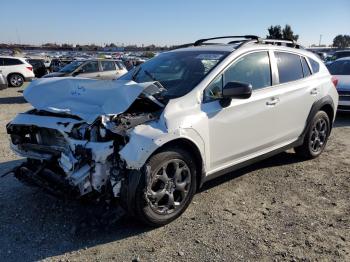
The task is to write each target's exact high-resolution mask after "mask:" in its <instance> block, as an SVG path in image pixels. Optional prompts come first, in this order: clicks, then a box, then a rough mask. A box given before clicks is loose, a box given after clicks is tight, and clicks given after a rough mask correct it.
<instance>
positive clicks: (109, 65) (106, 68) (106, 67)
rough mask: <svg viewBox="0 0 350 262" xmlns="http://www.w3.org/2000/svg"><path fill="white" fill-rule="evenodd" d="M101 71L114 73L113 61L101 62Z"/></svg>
mask: <svg viewBox="0 0 350 262" xmlns="http://www.w3.org/2000/svg"><path fill="white" fill-rule="evenodd" d="M101 66H102V71H115V70H116V69H115V64H114V61H101Z"/></svg>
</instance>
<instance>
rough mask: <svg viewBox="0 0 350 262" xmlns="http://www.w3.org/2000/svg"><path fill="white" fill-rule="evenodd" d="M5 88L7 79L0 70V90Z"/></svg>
mask: <svg viewBox="0 0 350 262" xmlns="http://www.w3.org/2000/svg"><path fill="white" fill-rule="evenodd" d="M6 88H7V80H6V77H5V76H4V75H3V74H2V72H1V71H0V90H3V89H6Z"/></svg>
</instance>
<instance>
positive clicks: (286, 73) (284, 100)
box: [273, 51, 320, 141]
mask: <svg viewBox="0 0 350 262" xmlns="http://www.w3.org/2000/svg"><path fill="white" fill-rule="evenodd" d="M273 59H274V60H275V62H276V63H275V64H276V66H277V72H278V74H277V77H278V83H279V84H278V85H276V86H275V88H274V89H275V92H276V95H277V96H278V99H279V101H278V121H279V122H278V126H279V136H280V137H281V139H282V140H285V141H288V140H293V139H296V138H298V137H299V136H300V134H301V133H302V131H303V129H304V127H305V123H306V119H307V117H308V115H309V113H310V110H311V107H312V105H313V103H314V102H315V101H317V100H318V99H319V96H320V89H319V86H318V85H319V83H318V82H317V78H315V77H312V74H311V70H310V66H309V64H308V62H307V60H306V59H305V57H303V56H300V55H299V54H296V53H289V52H282V51H275V52H274V57H273Z"/></svg>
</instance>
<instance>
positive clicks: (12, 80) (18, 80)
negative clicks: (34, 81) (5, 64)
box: [8, 73, 24, 87]
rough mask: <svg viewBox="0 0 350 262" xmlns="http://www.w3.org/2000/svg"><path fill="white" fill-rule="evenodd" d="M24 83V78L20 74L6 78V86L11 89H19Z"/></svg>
mask: <svg viewBox="0 0 350 262" xmlns="http://www.w3.org/2000/svg"><path fill="white" fill-rule="evenodd" d="M23 83H24V77H23V76H22V75H21V74H16V73H14V74H10V75H9V76H8V84H9V86H12V87H21V86H22V85H23Z"/></svg>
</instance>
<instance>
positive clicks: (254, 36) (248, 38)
mask: <svg viewBox="0 0 350 262" xmlns="http://www.w3.org/2000/svg"><path fill="white" fill-rule="evenodd" d="M226 38H244V39H246V40H257V41H259V40H260V37H258V36H256V35H234V36H219V37H211V38H203V39H199V40H197V41H196V42H194V44H193V45H194V46H199V45H202V44H203V43H204V42H207V41H210V40H216V39H226ZM233 42H235V41H232V43H233ZM240 42H242V41H240ZM230 43H231V42H230Z"/></svg>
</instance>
